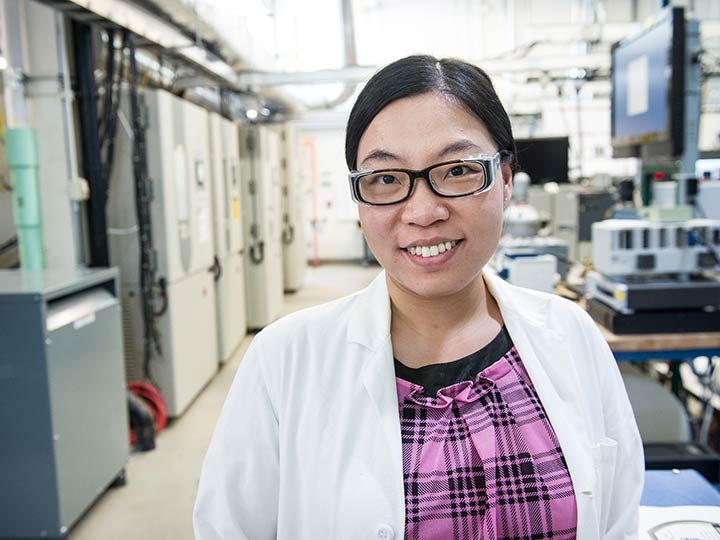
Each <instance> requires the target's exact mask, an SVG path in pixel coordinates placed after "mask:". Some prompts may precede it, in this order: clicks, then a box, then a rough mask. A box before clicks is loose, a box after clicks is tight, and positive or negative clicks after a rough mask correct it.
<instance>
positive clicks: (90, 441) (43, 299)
mask: <svg viewBox="0 0 720 540" xmlns="http://www.w3.org/2000/svg"><path fill="white" fill-rule="evenodd" d="M0 320H3V321H5V324H3V325H0V343H2V347H0V431H1V432H2V443H0V462H1V463H2V466H0V538H13V539H15V538H66V537H67V531H68V530H69V529H70V527H71V526H72V525H73V524H74V523H75V522H76V521H77V519H78V518H79V517H80V516H81V515H82V514H83V513H84V512H85V511H86V510H87V509H88V508H89V507H90V505H91V504H92V503H93V502H94V501H95V500H96V499H97V497H98V496H99V495H100V494H102V492H103V491H104V490H105V489H106V488H107V487H108V486H109V485H110V484H111V483H113V482H114V481H115V480H116V479H121V478H123V477H124V467H125V464H126V462H127V459H128V455H129V447H128V418H127V402H126V393H125V370H124V365H123V342H122V334H121V332H122V323H121V317H120V303H119V297H118V282H117V270H116V269H114V268H112V269H102V270H88V269H77V270H45V271H42V270H41V271H30V270H2V271H0Z"/></svg>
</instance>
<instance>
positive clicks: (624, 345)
mask: <svg viewBox="0 0 720 540" xmlns="http://www.w3.org/2000/svg"><path fill="white" fill-rule="evenodd" d="M598 328H599V329H600V332H601V333H602V335H603V337H604V338H605V340H606V341H607V342H608V344H609V345H610V349H611V350H612V352H613V354H614V355H615V359H616V360H618V361H630V362H644V361H647V360H690V359H693V358H695V357H696V356H708V357H710V356H718V355H720V332H697V333H694V332H691V333H685V334H625V335H622V336H619V335H617V334H613V333H612V332H610V331H609V330H608V329H607V328H605V327H604V326H601V325H599V324H598Z"/></svg>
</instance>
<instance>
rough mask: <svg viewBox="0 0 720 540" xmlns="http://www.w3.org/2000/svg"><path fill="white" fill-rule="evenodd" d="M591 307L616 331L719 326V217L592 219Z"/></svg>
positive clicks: (670, 329) (592, 312) (599, 317)
mask: <svg viewBox="0 0 720 540" xmlns="http://www.w3.org/2000/svg"><path fill="white" fill-rule="evenodd" d="M593 263H594V266H595V269H596V271H595V272H590V273H588V276H587V294H588V298H589V301H588V311H589V312H590V314H591V315H592V316H593V317H594V318H596V319H597V320H599V321H600V322H601V323H603V324H604V325H605V326H607V327H608V328H610V329H611V330H613V331H614V332H615V333H631V332H669V331H675V332H689V331H704V330H713V329H717V328H718V327H720V281H718V280H717V279H716V278H715V277H713V276H712V275H711V274H710V273H709V272H711V271H717V270H718V269H720V221H718V220H709V219H693V220H689V221H686V222H679V223H656V222H651V221H645V220H635V219H632V220H620V219H618V220H615V219H612V220H607V221H603V222H601V223H595V224H594V225H593Z"/></svg>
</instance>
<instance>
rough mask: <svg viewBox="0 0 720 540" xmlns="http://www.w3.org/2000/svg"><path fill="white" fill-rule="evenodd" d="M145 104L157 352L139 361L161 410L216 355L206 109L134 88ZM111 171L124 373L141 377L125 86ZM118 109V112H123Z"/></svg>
mask: <svg viewBox="0 0 720 540" xmlns="http://www.w3.org/2000/svg"><path fill="white" fill-rule="evenodd" d="M141 99H142V101H143V104H144V108H145V110H146V116H147V118H146V124H147V132H146V140H147V148H148V152H147V158H148V173H149V176H150V178H151V179H152V182H153V200H152V207H151V214H152V233H153V242H154V244H155V246H154V249H155V255H156V261H157V274H156V275H157V283H156V287H155V288H156V291H157V295H156V296H157V298H158V301H157V317H158V318H157V324H158V330H159V334H160V338H159V340H160V354H156V355H154V356H153V357H152V359H151V361H150V362H149V364H148V369H147V371H148V372H149V375H150V377H151V380H153V381H154V382H155V383H156V384H157V385H158V387H159V390H160V393H161V394H162V397H163V399H164V401H165V405H166V407H167V411H168V415H169V416H179V415H180V414H182V412H183V411H184V410H185V409H186V408H187V406H188V405H189V404H190V402H191V401H192V400H193V399H194V398H195V396H196V395H197V394H198V393H199V392H200V390H201V389H202V388H203V387H204V386H205V384H206V383H207V382H208V381H209V380H210V379H211V378H212V376H213V375H214V373H215V372H216V370H217V365H218V346H217V337H216V313H215V284H214V283H213V273H214V266H213V258H214V245H213V230H212V227H213V224H212V206H211V205H212V201H211V198H210V170H209V169H210V163H209V161H210V156H209V132H208V122H209V121H208V113H207V112H206V111H205V110H204V109H202V108H200V107H198V106H196V105H194V104H192V103H189V102H187V101H184V100H181V99H179V98H177V97H175V96H173V95H172V94H170V93H168V92H165V91H163V90H147V91H145V92H144V93H142V94H141ZM122 102H123V105H122V106H121V110H120V115H121V122H120V127H119V128H118V132H117V136H116V141H115V145H116V150H115V152H116V155H115V160H114V167H113V171H112V175H111V179H110V194H109V201H108V224H109V227H110V230H109V233H110V234H109V235H108V236H109V243H110V255H111V262H112V264H114V265H116V266H118V267H119V268H120V281H121V290H122V299H123V311H124V323H125V324H124V326H125V350H126V363H127V371H128V377H129V378H130V379H142V378H144V375H145V370H144V367H143V364H144V362H145V359H144V350H143V349H144V348H143V344H144V339H145V336H144V335H143V324H142V297H141V294H142V289H141V287H140V275H139V267H140V254H139V245H140V242H139V230H138V221H137V217H136V210H135V203H134V200H135V194H134V183H135V180H134V176H133V154H132V134H131V133H129V132H128V131H126V130H127V126H129V125H130V121H129V120H128V119H129V118H131V116H130V115H131V113H130V106H129V99H127V96H124V99H123V100H122ZM122 117H124V118H125V120H126V121H122Z"/></svg>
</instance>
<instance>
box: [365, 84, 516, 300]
mask: <svg viewBox="0 0 720 540" xmlns="http://www.w3.org/2000/svg"><path fill="white" fill-rule="evenodd" d="M497 150H498V148H497V145H496V144H495V142H494V141H493V139H492V137H491V136H490V134H489V133H488V131H487V129H486V128H485V126H484V124H483V123H482V122H481V121H480V120H479V119H478V118H477V117H476V116H475V115H473V114H471V113H469V112H467V111H466V110H465V109H464V108H463V107H462V106H461V105H460V104H458V103H456V102H454V101H452V100H450V99H449V98H447V97H445V96H443V95H442V94H435V93H432V94H422V95H419V96H414V97H409V98H403V99H399V100H397V101H394V102H392V103H390V104H389V105H388V106H387V107H385V108H384V109H382V110H381V111H380V113H379V114H378V115H377V116H376V117H375V118H374V119H373V121H372V122H371V123H370V125H369V126H368V128H367V130H366V131H365V133H364V134H363V136H362V138H361V139H360V144H359V147H358V157H357V169H358V170H366V169H381V168H404V169H424V168H426V167H429V166H430V165H433V164H435V163H439V162H442V161H449V160H453V159H461V158H469V157H474V156H477V155H480V154H485V155H492V154H494V153H495V152H497ZM501 168H502V174H500V171H498V172H497V173H496V177H495V184H494V185H493V186H492V188H491V189H490V190H488V191H486V192H484V193H481V194H478V195H469V196H467V197H460V198H455V199H452V198H443V197H439V196H437V195H435V194H434V193H433V192H432V191H431V190H430V188H429V187H428V185H427V182H426V181H425V180H423V179H421V178H418V179H417V180H416V181H415V189H414V191H413V193H412V195H411V196H410V198H409V199H407V200H405V201H403V202H401V203H398V204H394V205H390V206H363V205H361V206H360V207H359V213H360V222H361V224H362V228H363V231H364V233H365V237H366V238H367V242H368V245H369V246H370V249H372V251H373V253H374V254H375V257H376V258H377V259H378V261H379V262H380V264H381V265H382V266H383V267H384V268H385V270H386V272H387V275H388V277H389V278H390V280H392V282H393V284H394V285H396V286H397V287H399V288H400V289H403V290H404V291H406V292H408V293H411V294H413V295H416V296H419V297H422V298H427V299H432V298H440V297H445V296H450V295H453V294H456V293H460V292H462V291H463V290H465V288H466V287H468V285H470V284H471V283H472V282H473V281H474V280H476V279H478V278H479V275H480V272H481V270H482V268H483V266H485V264H486V263H487V262H488V261H489V260H490V257H491V256H492V254H493V252H494V250H495V247H496V246H497V243H498V241H499V239H500V233H501V230H502V214H503V206H504V200H505V199H506V198H507V199H509V198H510V190H511V178H512V174H511V171H510V167H509V165H506V164H504V165H502V166H501ZM447 242H450V243H451V244H450V245H451V246H453V247H452V249H450V250H445V251H444V252H442V253H439V251H441V249H442V248H440V249H438V254H437V255H435V256H430V257H423V256H422V250H420V249H418V250H417V251H416V250H415V249H413V250H412V251H413V252H415V254H413V253H411V251H410V249H409V248H420V247H431V246H439V245H440V244H444V243H445V245H446V246H447V244H446V243H447ZM427 251H428V250H425V252H426V254H427ZM418 252H420V253H419V254H418ZM430 252H431V253H434V252H435V250H434V249H432V250H431V251H430Z"/></svg>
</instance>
